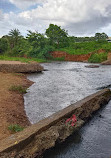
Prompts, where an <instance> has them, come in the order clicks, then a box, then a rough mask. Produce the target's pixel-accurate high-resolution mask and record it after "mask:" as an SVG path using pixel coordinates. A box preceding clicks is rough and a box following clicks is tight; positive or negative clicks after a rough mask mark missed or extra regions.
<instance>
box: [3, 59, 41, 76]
mask: <svg viewBox="0 0 111 158" xmlns="http://www.w3.org/2000/svg"><path fill="white" fill-rule="evenodd" d="M41 71H43V67H42V66H41V65H40V64H38V63H30V64H27V63H20V64H13V62H12V63H6V64H2V63H0V72H8V73H10V72H11V73H12V72H14V73H15V72H17V73H19V72H20V73H32V72H41Z"/></svg>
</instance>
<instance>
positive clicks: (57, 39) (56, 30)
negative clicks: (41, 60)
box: [45, 24, 68, 48]
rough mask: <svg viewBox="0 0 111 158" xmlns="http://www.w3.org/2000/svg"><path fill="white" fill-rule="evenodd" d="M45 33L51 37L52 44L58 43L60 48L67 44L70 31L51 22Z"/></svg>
mask: <svg viewBox="0 0 111 158" xmlns="http://www.w3.org/2000/svg"><path fill="white" fill-rule="evenodd" d="M45 34H46V35H47V37H48V38H49V40H50V43H51V45H57V47H58V48H59V47H63V46H65V45H67V42H68V39H67V37H68V33H67V31H65V30H64V29H61V27H60V26H57V25H54V24H50V25H49V28H48V29H46V32H45Z"/></svg>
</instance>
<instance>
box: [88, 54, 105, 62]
mask: <svg viewBox="0 0 111 158" xmlns="http://www.w3.org/2000/svg"><path fill="white" fill-rule="evenodd" d="M105 60H107V53H100V54H97V53H95V54H92V55H91V57H90V58H89V60H88V61H89V62H91V63H101V62H103V61H105Z"/></svg>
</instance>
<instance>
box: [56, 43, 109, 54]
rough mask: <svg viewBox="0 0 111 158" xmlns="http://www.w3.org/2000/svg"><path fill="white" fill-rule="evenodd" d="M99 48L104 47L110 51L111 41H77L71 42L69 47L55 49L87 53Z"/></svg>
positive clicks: (72, 52)
mask: <svg viewBox="0 0 111 158" xmlns="http://www.w3.org/2000/svg"><path fill="white" fill-rule="evenodd" d="M99 49H105V50H106V51H111V43H108V42H107V41H103V42H98V41H91V42H78V43H73V44H72V45H71V46H69V47H65V48H60V49H57V51H63V52H66V53H68V54H72V55H82V54H88V53H90V52H95V51H97V50H99Z"/></svg>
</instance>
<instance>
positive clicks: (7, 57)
mask: <svg viewBox="0 0 111 158" xmlns="http://www.w3.org/2000/svg"><path fill="white" fill-rule="evenodd" d="M0 60H7V61H21V62H23V63H24V62H25V63H30V62H31V61H35V62H38V63H41V62H46V60H45V59H38V58H24V57H10V56H6V55H0Z"/></svg>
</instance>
